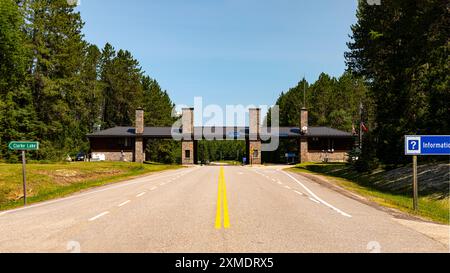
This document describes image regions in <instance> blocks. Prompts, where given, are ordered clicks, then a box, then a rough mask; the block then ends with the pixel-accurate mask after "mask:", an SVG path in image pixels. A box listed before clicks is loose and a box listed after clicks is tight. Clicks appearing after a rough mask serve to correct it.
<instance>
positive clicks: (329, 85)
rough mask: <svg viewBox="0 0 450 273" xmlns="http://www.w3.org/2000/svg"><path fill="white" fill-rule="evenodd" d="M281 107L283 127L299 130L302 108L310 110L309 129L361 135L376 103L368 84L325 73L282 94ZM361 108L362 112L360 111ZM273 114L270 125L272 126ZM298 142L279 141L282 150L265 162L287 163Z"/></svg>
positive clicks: (271, 154) (351, 76)
mask: <svg viewBox="0 0 450 273" xmlns="http://www.w3.org/2000/svg"><path fill="white" fill-rule="evenodd" d="M276 105H277V106H278V107H279V111H280V112H279V118H280V121H279V122H280V126H281V127H289V126H297V127H298V126H300V112H301V109H302V108H304V107H305V108H306V109H307V110H308V115H309V118H308V122H309V124H310V126H327V127H332V128H335V129H339V130H343V131H346V132H354V133H359V131H360V125H361V122H363V123H364V125H365V126H366V127H370V126H371V123H372V116H371V114H370V113H371V111H370V109H372V108H373V102H372V100H371V99H370V97H369V96H368V89H367V87H366V83H365V82H364V80H362V78H360V77H356V76H354V75H353V74H352V73H349V72H346V73H344V74H343V75H342V76H340V77H339V78H335V77H332V76H330V75H328V74H326V73H322V74H320V75H319V78H318V79H317V80H316V81H315V82H314V83H309V82H308V81H306V79H304V78H303V79H302V80H301V81H300V82H299V83H298V84H297V86H295V87H293V88H291V89H289V90H288V91H285V92H282V93H281V95H280V96H279V98H278V100H277V101H276ZM361 106H362V108H361ZM271 112H272V110H269V113H268V115H267V122H268V124H269V125H270V124H271ZM298 149H299V145H298V142H297V141H296V140H285V139H281V140H280V148H279V149H278V150H277V151H275V152H270V153H265V154H263V160H264V161H266V162H267V161H269V162H278V163H283V162H286V158H285V154H286V153H295V154H298Z"/></svg>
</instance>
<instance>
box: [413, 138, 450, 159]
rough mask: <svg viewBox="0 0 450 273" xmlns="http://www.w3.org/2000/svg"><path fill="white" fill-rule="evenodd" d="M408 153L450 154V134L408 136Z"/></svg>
mask: <svg viewBox="0 0 450 273" xmlns="http://www.w3.org/2000/svg"><path fill="white" fill-rule="evenodd" d="M405 154H406V155H450V136H406V137H405Z"/></svg>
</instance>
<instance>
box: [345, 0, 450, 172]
mask: <svg viewBox="0 0 450 273" xmlns="http://www.w3.org/2000/svg"><path fill="white" fill-rule="evenodd" d="M449 12H450V9H449V2H448V1H442V0H393V1H383V2H382V4H381V5H369V4H368V3H367V1H359V7H358V11H357V23H356V24H355V25H353V26H352V27H351V30H352V36H351V38H352V39H351V41H350V42H349V43H348V47H349V51H348V52H347V53H346V54H345V57H346V62H347V66H348V70H349V71H351V72H352V73H353V74H354V75H357V76H359V77H362V78H363V79H364V80H365V82H366V84H367V86H368V90H369V93H368V94H369V97H370V98H371V100H372V101H373V105H374V108H373V116H374V119H373V123H374V125H375V126H374V128H373V130H371V131H370V133H369V134H366V136H365V139H364V142H365V143H366V145H365V146H363V158H365V160H366V161H370V162H369V163H375V164H369V166H370V165H371V166H373V167H375V166H377V164H376V163H377V162H374V161H380V162H381V163H383V164H384V165H387V166H392V167H395V166H396V165H399V164H403V163H407V162H409V161H410V159H409V158H408V157H406V156H404V136H405V135H415V134H417V135H421V134H423V135H433V134H436V135H440V134H449V133H450V99H449V98H450V88H449V77H450V70H449V64H450V59H449V49H450V43H449V42H450V41H449V37H450V28H449V27H448V26H449V25H450V16H449V15H450V14H449ZM429 159H431V158H427V160H429ZM446 160H448V158H446Z"/></svg>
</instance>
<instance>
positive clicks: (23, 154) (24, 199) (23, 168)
mask: <svg viewBox="0 0 450 273" xmlns="http://www.w3.org/2000/svg"><path fill="white" fill-rule="evenodd" d="M26 165H27V160H26V159H25V151H23V150H22V177H23V205H24V206H26V205H27V170H26Z"/></svg>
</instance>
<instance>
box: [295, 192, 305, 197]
mask: <svg viewBox="0 0 450 273" xmlns="http://www.w3.org/2000/svg"><path fill="white" fill-rule="evenodd" d="M294 192H295V193H296V194H300V195H301V196H304V194H303V193H301V192H299V191H294Z"/></svg>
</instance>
